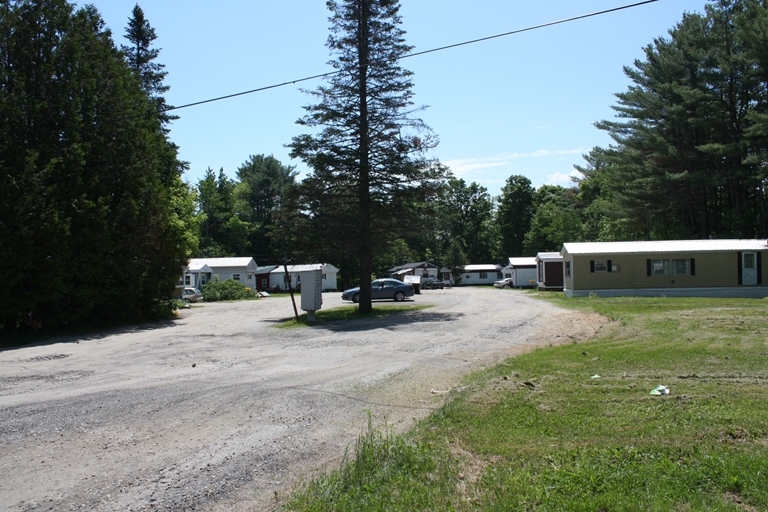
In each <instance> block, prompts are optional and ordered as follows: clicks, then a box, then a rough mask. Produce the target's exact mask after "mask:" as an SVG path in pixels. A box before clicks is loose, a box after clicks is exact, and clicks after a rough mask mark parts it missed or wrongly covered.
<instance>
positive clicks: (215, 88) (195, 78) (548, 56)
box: [92, 0, 706, 196]
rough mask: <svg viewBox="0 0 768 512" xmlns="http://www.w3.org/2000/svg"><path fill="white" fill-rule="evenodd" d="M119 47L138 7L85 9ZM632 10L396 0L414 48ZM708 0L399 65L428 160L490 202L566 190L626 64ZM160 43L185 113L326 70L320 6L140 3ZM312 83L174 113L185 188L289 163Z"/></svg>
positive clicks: (594, 142)
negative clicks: (410, 87)
mask: <svg viewBox="0 0 768 512" xmlns="http://www.w3.org/2000/svg"><path fill="white" fill-rule="evenodd" d="M92 3H93V4H94V5H95V6H96V7H97V9H98V10H99V11H100V12H101V14H102V16H103V17H104V20H105V21H106V23H107V26H108V27H109V28H111V29H112V32H113V37H114V39H115V41H116V42H117V44H118V45H119V44H124V43H125V40H124V39H123V34H124V33H125V26H126V25H127V21H128V18H129V16H130V14H131V10H132V9H133V6H134V5H135V4H136V0H93V2H92ZM632 3H635V2H634V1H632V0H578V1H574V0H538V1H536V2H531V1H530V0H526V1H520V0H478V1H474V2H468V1H467V0H403V2H402V7H401V14H402V17H403V25H402V26H403V29H404V30H405V31H406V32H407V34H406V40H407V42H408V43H409V44H411V45H414V46H415V48H414V51H415V52H419V51H424V50H429V49H432V48H437V47H441V46H445V45H450V44H454V43H459V42H463V41H468V40H472V39H477V38H482V37H487V36H491V35H495V34H499V33H504V32H510V31H513V30H519V29H523V28H527V27H532V26H536V25H540V24H545V23H549V22H553V21H558V20H563V19H567V18H571V17H576V16H581V15H584V14H589V13H594V12H598V11H603V10H607V9H613V8H617V7H621V6H625V5H630V4H632ZM705 4H706V0H658V1H656V2H653V3H649V4H646V5H641V6H638V7H633V8H629V9H624V10H620V11H617V12H613V13H609V14H604V15H600V16H595V17H591V18H587V19H582V20H578V21H573V22H569V23H565V24H560V25H556V26H551V27H546V28H541V29H537V30H532V31H527V32H523V33H520V34H516V35H511V36H506V37H502V38H497V39H492V40H489V41H484V42H480V43H476V44H471V45H467V46H462V47H459V48H454V49H449V50H445V51H441V52H436V53H431V54H427V55H423V56H416V57H412V58H408V59H405V60H403V62H402V65H403V67H405V68H406V69H409V70H411V71H413V72H414V83H415V88H414V91H415V101H416V103H417V104H418V105H425V106H427V107H428V108H427V109H426V110H425V111H423V112H422V113H421V117H422V119H424V121H425V122H426V123H427V124H428V125H429V126H430V127H431V128H432V130H433V131H434V132H435V133H436V134H437V135H438V136H439V138H440V145H439V146H438V147H437V148H436V149H435V150H434V152H433V155H434V156H436V157H437V158H439V159H440V160H441V161H442V162H443V163H444V164H446V165H448V166H449V167H450V168H451V170H452V171H453V172H454V174H455V175H456V176H458V177H461V178H463V179H465V180H466V181H467V182H473V181H474V182H477V183H479V184H480V185H482V186H484V187H486V188H487V189H488V192H489V193H490V194H492V195H494V196H495V195H498V194H499V193H500V190H501V187H502V186H503V185H504V182H505V181H506V179H507V178H508V177H509V176H512V175H524V176H527V177H528V178H529V179H530V180H531V182H532V184H533V185H534V186H535V187H539V186H541V185H543V184H558V185H563V186H569V185H570V179H569V175H571V174H572V173H573V172H574V168H573V166H574V164H577V165H582V164H583V163H584V161H583V158H582V155H583V154H585V153H587V152H589V150H590V149H591V148H593V147H595V146H604V147H605V146H607V145H608V144H609V143H610V139H609V138H608V137H607V135H606V134H605V133H604V132H601V131H600V130H597V129H596V128H595V127H594V126H593V124H594V123H595V122H596V121H600V120H603V119H612V118H613V115H614V112H613V110H612V109H611V106H612V105H615V103H616V102H615V96H614V94H615V93H617V92H623V91H625V90H626V89H627V87H628V86H629V81H628V80H627V79H626V77H625V75H624V73H623V71H622V68H623V66H629V65H631V64H632V63H633V61H634V60H635V59H642V58H643V48H644V47H645V46H646V45H648V44H650V43H652V42H653V40H654V38H658V37H666V36H667V34H668V31H669V29H671V28H673V27H674V26H675V25H676V24H677V23H678V22H679V21H680V20H681V19H682V16H683V13H684V12H703V11H704V5H705ZM139 5H140V6H141V8H142V9H143V10H144V13H145V15H146V17H147V19H148V20H149V22H150V24H151V25H152V26H153V27H154V28H155V30H156V32H157V35H158V39H157V40H156V41H155V44H156V47H158V48H160V49H161V53H160V57H159V58H158V61H159V62H161V63H163V64H165V66H166V70H167V71H168V76H167V78H166V84H167V85H169V86H170V87H171V89H170V91H169V92H168V93H167V95H166V98H167V100H168V103H169V104H171V105H177V106H178V105H184V104H188V103H192V102H197V101H201V100H206V99H209V98H215V97H219V96H224V95H228V94H233V93H238V92H241V91H246V90H251V89H256V88H260V87H265V86H269V85H273V84H279V83H283V82H288V81H292V80H296V79H300V78H304V77H307V76H312V75H316V74H320V73H325V72H327V71H330V67H329V66H328V64H327V62H328V61H329V60H330V55H329V53H328V50H327V48H326V47H325V42H326V40H327V37H328V14H329V13H328V11H327V9H326V7H325V2H324V1H323V0H284V1H279V2H278V1H274V0H268V1H267V0H219V1H217V2H211V1H210V0H205V1H203V0H184V1H179V0H143V1H140V2H139ZM321 83H322V82H321V81H319V80H314V81H308V82H303V83H301V84H291V85H287V86H285V87H280V88H276V89H271V90H267V91H263V92H257V93H254V94H249V95H245V96H240V97H237V98H233V99H228V100H223V101H219V102H214V103H209V104H205V105H201V106H196V107H190V108H186V109H182V110H178V111H176V112H175V113H176V114H178V115H179V116H181V117H180V119H178V120H177V121H175V122H174V123H173V125H172V127H171V128H172V129H171V139H172V140H173V141H174V142H175V143H176V144H178V145H179V147H180V156H181V158H182V159H183V160H186V161H188V162H189V163H190V169H189V171H187V173H186V174H185V176H184V177H185V179H186V180H187V181H189V182H190V183H193V184H196V183H197V182H198V181H199V180H200V179H201V178H202V176H203V175H204V173H205V170H206V169H207V168H208V167H211V168H212V169H213V170H214V171H216V172H217V173H218V170H219V169H220V168H223V169H224V172H225V173H226V174H227V175H229V176H230V177H233V178H234V177H235V176H236V170H237V168H238V167H239V166H240V165H241V164H242V163H243V162H245V161H246V160H247V159H248V158H249V156H250V155H256V154H267V155H270V154H271V155H274V156H275V157H276V158H277V159H279V160H280V161H281V162H282V163H284V164H287V165H295V166H296V168H297V170H298V171H300V172H306V167H305V166H304V165H303V164H302V163H301V162H300V161H296V160H291V159H290V157H289V156H288V153H289V152H288V150H287V149H286V148H285V144H287V143H289V142H290V141H291V138H292V137H294V136H296V135H299V134H300V133H302V128H301V127H300V126H298V125H297V124H296V120H297V119H298V118H299V117H301V116H302V114H303V110H302V108H301V107H302V106H304V105H307V104H309V103H310V102H311V98H310V97H309V96H308V95H306V94H305V93H303V92H301V89H302V88H303V89H309V90H312V89H315V88H316V87H317V86H318V85H320V84H321Z"/></svg>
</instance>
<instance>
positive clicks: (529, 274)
mask: <svg viewBox="0 0 768 512" xmlns="http://www.w3.org/2000/svg"><path fill="white" fill-rule="evenodd" d="M502 272H503V273H504V276H505V277H506V275H507V274H509V277H511V278H512V287H513V288H528V287H533V286H536V258H533V257H531V258H509V265H508V266H507V267H505V268H504V270H503V271H502Z"/></svg>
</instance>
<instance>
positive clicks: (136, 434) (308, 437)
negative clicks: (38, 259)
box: [0, 288, 603, 511]
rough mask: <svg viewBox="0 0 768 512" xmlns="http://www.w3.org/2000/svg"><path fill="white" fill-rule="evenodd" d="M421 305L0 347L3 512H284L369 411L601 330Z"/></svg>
mask: <svg viewBox="0 0 768 512" xmlns="http://www.w3.org/2000/svg"><path fill="white" fill-rule="evenodd" d="M340 295H341V294H340V293H326V294H324V308H325V309H328V308H332V307H335V306H339V305H341V304H342V301H341V298H340ZM297 302H299V303H300V301H299V300H298V297H297ZM412 302H413V303H417V304H422V303H430V304H434V305H435V307H433V308H429V309H425V310H421V311H418V312H413V313H408V314H406V315H399V316H392V317H387V318H379V319H367V320H362V321H355V322H347V323H341V324H325V325H323V326H320V327H313V328H302V329H277V328H275V327H274V325H275V323H277V322H279V321H280V320H281V319H284V318H287V317H290V316H292V314H293V309H292V306H291V304H290V299H289V298H288V297H287V296H280V297H270V298H267V299H261V300H258V301H245V302H238V303H211V304H201V305H196V306H194V307H192V308H191V309H187V310H183V311H182V312H181V313H180V315H179V319H178V320H177V321H174V322H167V323H163V324H157V325H151V326H142V327H138V328H127V329H121V330H117V331H110V332H105V333H102V334H99V335H94V336H87V337H80V338H66V339H64V338H61V339H56V340H53V341H51V342H49V343H46V344H40V345H36V346H27V347H23V348H18V349H11V350H5V351H2V352H0V468H2V473H0V510H9V511H27V510H88V511H124V510H135V511H144V510H153V511H154V510H205V511H238V510H239V511H246V510H248V511H250V510H273V509H275V508H276V507H277V505H278V504H279V502H280V500H281V499H282V497H283V496H285V494H286V493H287V492H289V491H290V489H291V488H292V487H293V486H295V485H297V484H298V483H300V482H301V481H302V480H303V479H306V478H309V477H311V476H312V475H317V474H319V473H320V472H321V471H323V470H326V469H329V468H334V467H337V465H338V463H339V461H340V460H341V457H342V456H343V454H344V451H345V449H346V448H347V447H349V446H350V445H353V444H354V441H355V439H356V437H357V436H358V435H359V434H360V433H361V432H363V431H364V429H365V427H366V425H367V417H368V413H369V412H370V413H371V414H372V415H373V417H374V421H375V422H376V423H379V424H381V423H382V422H383V421H385V420H386V421H387V423H389V424H392V425H395V427H396V428H400V429H405V428H407V427H408V426H410V425H411V424H412V423H413V421H414V419H419V418H423V417H425V416H426V415H427V414H429V412H430V411H431V410H433V409H434V408H436V407H437V406H438V405H439V404H440V400H441V399H444V397H445V392H447V391H449V390H450V389H452V388H454V387H456V386H458V385H459V380H460V379H461V377H462V376H463V375H465V374H466V373H467V372H470V371H472V370H475V369H478V368H482V367H485V366H487V365H490V364H493V363H495V362H499V361H500V360H502V359H504V358H505V357H508V356H512V355H514V354H517V353H519V352H521V351H524V350H529V349H531V348H533V347H536V346H541V345H547V344H558V343H565V342H570V341H571V340H580V339H585V338H588V337H590V336H592V335H593V334H594V333H595V331H596V330H597V329H598V328H599V327H600V326H601V325H602V324H603V320H601V319H600V318H599V317H596V316H586V315H584V314H581V313H576V312H573V311H566V310H562V309H559V308H556V307H554V306H551V305H549V304H548V303H546V302H543V301H538V300H536V299H534V298H531V297H530V296H528V295H526V294H525V293H524V292H521V291H519V290H497V289H493V288H453V289H447V290H428V291H423V292H422V294H421V295H416V296H414V298H413V301H412ZM389 304H391V303H389ZM386 305H387V303H384V302H382V303H376V305H375V306H374V307H385V306H386Z"/></svg>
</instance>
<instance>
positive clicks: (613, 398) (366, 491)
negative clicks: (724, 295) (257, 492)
mask: <svg viewBox="0 0 768 512" xmlns="http://www.w3.org/2000/svg"><path fill="white" fill-rule="evenodd" d="M543 298H544V299H545V300H551V301H553V302H556V303H559V304H562V305H563V306H566V307H571V308H577V309H585V310H589V311H597V312H599V313H600V314H602V315H605V316H607V317H609V318H612V319H614V320H616V322H615V326H614V327H612V328H610V329H606V330H605V331H604V334H603V335H602V336H601V337H599V338H596V339H593V340H590V341H589V342H582V343H574V344H570V345H565V346H559V347H554V348H547V349H539V350H535V351H533V352H531V353H528V354H525V355H522V356H518V357H516V358H513V359H509V360H507V361H505V362H504V363H503V364H500V365H497V366H495V367H493V368H490V369H487V370H485V371H482V372H478V373H475V374H472V375H470V376H469V377H468V378H467V379H466V382H465V385H466V390H465V391H463V392H462V393H458V394H456V395H453V398H452V399H451V400H450V401H449V402H448V403H446V404H445V406H443V407H442V408H441V409H439V410H438V411H437V412H435V413H433V414H432V415H431V416H430V417H429V418H428V419H426V420H424V421H423V422H421V423H419V424H418V425H417V427H416V428H414V429H413V431H412V432H409V433H408V434H407V436H405V438H404V439H407V441H408V443H410V445H412V446H414V447H415V448H414V449H415V450H416V451H417V452H418V453H419V454H420V457H422V458H424V457H427V458H428V459H430V460H431V465H430V463H428V462H427V461H424V462H422V465H421V466H419V467H420V468H421V469H419V470H414V469H413V466H412V465H409V464H404V463H401V462H398V461H399V459H398V458H397V457H393V458H390V457H389V452H388V451H387V450H384V451H383V452H382V453H379V454H378V455H377V457H375V458H373V459H368V460H367V462H364V463H365V464H366V465H367V466H368V471H369V472H377V475H378V477H377V478H378V480H377V481H378V482H379V483H377V485H374V486H371V485H370V483H365V481H364V480H359V482H358V481H357V480H356V479H355V478H351V479H349V480H348V481H347V483H346V484H345V485H344V486H343V487H339V486H330V485H329V484H328V482H330V481H331V480H333V479H338V478H340V477H339V474H340V473H343V472H344V471H348V470H347V469H345V468H346V467H347V465H344V466H342V468H341V469H340V470H339V471H338V472H336V473H333V474H331V475H330V476H327V477H323V478H320V479H318V480H317V481H315V482H313V483H312V484H310V485H309V486H308V487H307V488H306V489H304V490H303V491H301V492H299V493H297V494H296V495H295V496H294V498H293V499H292V500H290V501H289V502H288V503H287V504H286V506H285V508H286V509H288V510H403V511H405V510H457V511H464V510H467V511H469V510H489V511H496V510H498V511H502V510H503V511H508V510H535V511H549V510H552V511H555V510H558V511H559V510H584V511H587V510H589V511H595V510H598V511H635V510H637V511H640V510H659V511H667V510H681V511H692V510H702V511H703V510H734V511H736V510H742V511H743V510H767V509H768V342H767V341H766V340H767V339H768V338H767V337H766V333H768V329H767V328H766V327H768V325H767V324H768V322H766V316H767V315H766V314H767V313H768V300H755V299H722V300H720V299H684V298H632V299H631V298H607V299H599V298H583V299H567V300H565V299H561V298H559V297H558V295H557V294H546V295H544V296H543ZM595 375H599V378H592V377H593V376H595ZM659 384H664V385H667V386H668V387H669V388H670V390H671V393H670V394H669V395H666V396H651V395H650V391H651V390H652V389H653V388H655V387H656V386H657V385H659ZM388 439H389V441H388V442H389V443H390V444H392V443H395V444H396V443H397V442H398V441H396V440H393V439H392V438H391V437H390V438H388ZM362 460H363V461H365V460H366V459H365V458H364V459H362ZM352 463H357V462H356V461H354V460H353V461H349V462H348V463H347V464H352ZM361 463H362V462H361ZM430 468H431V469H430ZM324 482H325V483H324ZM404 482H407V484H406V483H404ZM430 487H434V488H437V489H440V491H439V492H437V493H432V494H429V495H426V494H423V493H427V491H426V489H427V488H430ZM422 488H423V489H425V490H423V491H422V490H421V489H422ZM319 490H322V492H320V493H319V494H318V491H319ZM352 495H354V496H355V497H356V498H355V499H356V501H354V502H350V501H349V497H350V496H352ZM425 500H426V501H425Z"/></svg>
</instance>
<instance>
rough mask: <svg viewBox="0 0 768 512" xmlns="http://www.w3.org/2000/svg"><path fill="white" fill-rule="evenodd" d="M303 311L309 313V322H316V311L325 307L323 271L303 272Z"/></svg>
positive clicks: (301, 274)
mask: <svg viewBox="0 0 768 512" xmlns="http://www.w3.org/2000/svg"><path fill="white" fill-rule="evenodd" d="M300 276H301V309H302V310H304V311H306V312H307V320H308V321H310V322H314V321H315V311H319V310H320V309H322V307H323V271H322V270H302V271H301V273H300Z"/></svg>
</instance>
